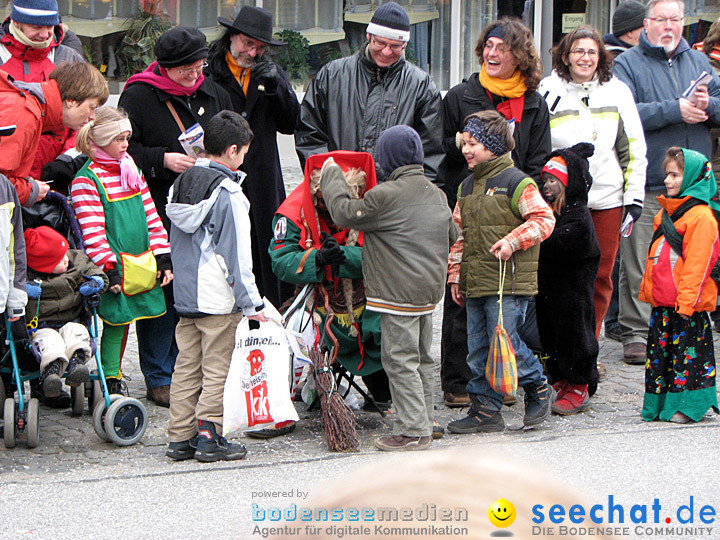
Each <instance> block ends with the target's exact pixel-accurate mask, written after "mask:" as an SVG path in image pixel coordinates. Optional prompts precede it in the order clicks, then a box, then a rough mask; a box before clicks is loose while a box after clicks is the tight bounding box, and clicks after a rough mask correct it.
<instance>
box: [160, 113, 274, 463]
mask: <svg viewBox="0 0 720 540" xmlns="http://www.w3.org/2000/svg"><path fill="white" fill-rule="evenodd" d="M252 137H253V134H252V131H251V130H250V126H249V124H248V123H247V121H245V119H243V118H242V117H241V116H240V115H239V114H237V113H234V112H231V111H222V112H220V113H218V114H216V115H215V116H214V117H213V118H212V119H211V120H210V122H209V123H208V125H207V126H206V128H205V140H204V143H205V151H206V152H207V156H208V157H207V158H201V159H198V160H197V161H196V162H195V165H194V166H193V167H191V168H189V169H188V170H186V171H185V172H183V173H182V174H181V175H180V176H179V177H178V178H177V180H176V181H175V183H174V184H173V186H172V188H171V189H170V193H169V195H168V205H167V207H166V212H167V216H168V218H169V219H170V221H171V224H172V225H171V228H170V244H171V246H172V263H173V273H174V276H175V279H174V281H173V291H174V293H175V309H176V311H177V313H178V315H179V316H180V322H179V323H178V325H177V328H176V330H175V335H176V339H177V344H178V348H179V353H178V357H177V361H176V363H175V372H174V373H173V378H172V384H171V386H170V419H169V422H168V436H169V437H170V444H169V445H168V448H167V451H166V452H165V455H167V456H168V457H169V458H171V459H175V460H184V459H190V458H192V457H194V458H195V459H196V460H198V461H205V462H210V461H220V460H237V459H242V458H244V457H245V455H246V453H247V452H246V450H245V447H244V446H243V445H241V444H235V443H230V442H228V441H227V440H226V439H225V438H224V437H222V436H221V435H222V424H223V390H224V387H225V380H226V378H227V374H228V369H229V367H230V359H231V356H232V352H233V349H234V347H235V330H236V328H237V326H238V324H239V322H240V320H241V319H242V316H243V315H245V316H246V317H247V318H248V319H251V320H256V321H260V322H265V321H266V320H267V319H266V317H265V314H264V309H265V305H264V302H263V300H262V298H261V297H260V294H259V293H258V289H257V286H256V284H255V278H254V276H253V273H252V256H251V251H250V219H249V215H248V212H249V209H250V203H249V202H248V200H247V198H246V197H245V195H244V194H243V192H242V188H241V187H240V184H241V183H242V181H243V179H244V177H245V174H244V173H242V172H239V171H238V170H237V168H238V167H240V165H242V163H243V159H244V157H245V154H246V153H247V150H248V148H249V146H250V141H251V140H252Z"/></svg>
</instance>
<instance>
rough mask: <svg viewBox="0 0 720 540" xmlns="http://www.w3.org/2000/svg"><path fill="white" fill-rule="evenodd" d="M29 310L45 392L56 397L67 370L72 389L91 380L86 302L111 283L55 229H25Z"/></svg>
mask: <svg viewBox="0 0 720 540" xmlns="http://www.w3.org/2000/svg"><path fill="white" fill-rule="evenodd" d="M24 236H25V245H26V254H27V262H28V269H27V284H26V290H27V293H28V305H27V310H26V313H27V314H28V317H30V318H31V319H30V324H29V326H30V333H31V339H32V343H33V348H34V349H35V350H36V352H37V353H38V355H39V357H40V372H41V375H40V383H41V386H40V389H41V390H42V393H43V395H44V396H45V397H49V398H52V397H57V396H58V395H59V394H60V391H61V389H62V380H61V376H62V375H63V373H65V372H66V371H67V375H66V379H65V380H66V382H67V384H68V385H69V386H71V387H76V386H79V385H80V384H84V383H85V382H86V381H87V380H88V376H89V370H88V366H86V362H87V361H88V359H90V358H91V357H92V349H91V339H90V334H89V332H88V329H87V328H86V327H85V326H83V325H82V324H80V323H79V322H77V321H79V320H80V318H81V313H82V310H83V297H84V296H90V295H92V294H95V293H99V292H102V291H104V290H105V289H107V286H108V278H107V276H106V275H105V274H104V273H103V272H102V270H100V269H99V268H98V267H97V266H95V265H94V264H93V263H92V262H91V261H90V259H89V258H88V256H87V255H85V253H84V252H83V251H81V250H77V249H68V248H69V246H68V242H67V240H66V239H65V238H63V236H62V235H61V234H60V233H58V232H56V231H54V230H53V229H51V228H50V227H46V226H41V227H37V228H29V229H26V230H25V233H24Z"/></svg>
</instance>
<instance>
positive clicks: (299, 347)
mask: <svg viewBox="0 0 720 540" xmlns="http://www.w3.org/2000/svg"><path fill="white" fill-rule="evenodd" d="M312 291H313V288H312V286H311V284H307V285H305V287H303V289H302V290H301V291H300V293H298V295H297V297H296V298H295V300H294V301H293V303H292V304H290V307H289V308H288V309H287V311H285V333H286V336H287V339H288V343H289V344H290V355H291V360H292V361H291V367H290V369H291V371H292V374H291V378H290V394H291V395H295V392H296V391H297V387H298V385H299V383H300V378H301V377H302V374H303V371H304V370H305V366H308V365H310V366H312V364H313V361H312V359H311V358H310V351H311V350H312V348H313V347H315V342H316V340H317V339H318V336H317V327H316V325H315V324H314V322H313V314H312V312H311V309H312V307H311V306H308V305H307V304H308V302H310V303H312V302H311V296H312V295H311V293H312Z"/></svg>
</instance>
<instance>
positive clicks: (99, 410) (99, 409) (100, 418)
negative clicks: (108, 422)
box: [93, 392, 122, 441]
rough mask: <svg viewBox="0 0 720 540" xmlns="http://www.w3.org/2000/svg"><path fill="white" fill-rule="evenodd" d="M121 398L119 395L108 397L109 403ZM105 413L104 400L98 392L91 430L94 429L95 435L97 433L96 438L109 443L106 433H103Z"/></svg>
mask: <svg viewBox="0 0 720 540" xmlns="http://www.w3.org/2000/svg"><path fill="white" fill-rule="evenodd" d="M121 397H122V396H121V395H119V394H111V395H110V403H111V404H112V403H113V402H115V401H117V400H118V399H120V398H121ZM106 412H107V407H105V398H104V397H103V395H102V392H100V399H99V401H98V403H97V404H96V405H95V408H94V409H93V428H95V433H97V436H98V437H100V438H101V439H102V440H103V441H109V440H110V439H109V438H108V436H107V433H105V413H106Z"/></svg>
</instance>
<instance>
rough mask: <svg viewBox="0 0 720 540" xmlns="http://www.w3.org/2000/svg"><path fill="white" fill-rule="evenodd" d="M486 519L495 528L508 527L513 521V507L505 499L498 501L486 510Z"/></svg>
mask: <svg viewBox="0 0 720 540" xmlns="http://www.w3.org/2000/svg"><path fill="white" fill-rule="evenodd" d="M488 518H490V523H492V524H493V525H495V526H496V527H509V526H510V525H512V524H513V522H514V521H515V507H514V506H513V503H511V502H510V501H508V500H506V499H498V500H497V501H495V502H494V503H492V505H491V506H490V508H488Z"/></svg>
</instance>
